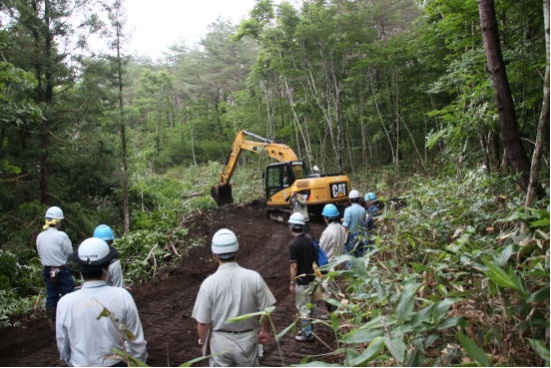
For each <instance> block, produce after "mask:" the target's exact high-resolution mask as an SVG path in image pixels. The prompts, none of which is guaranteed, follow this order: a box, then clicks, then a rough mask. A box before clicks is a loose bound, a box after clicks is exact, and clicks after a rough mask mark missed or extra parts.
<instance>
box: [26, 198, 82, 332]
mask: <svg viewBox="0 0 551 368" xmlns="http://www.w3.org/2000/svg"><path fill="white" fill-rule="evenodd" d="M44 218H45V224H44V226H43V229H44V231H42V232H41V233H40V234H38V236H37V237H36V249H37V251H38V256H39V257H40V263H42V267H43V271H42V273H43V278H44V283H45V285H46V315H47V317H48V319H49V320H50V321H52V323H53V321H54V320H55V315H56V307H57V303H58V301H59V298H61V297H62V296H63V295H65V294H67V293H70V292H72V291H74V290H75V279H74V278H73V275H72V274H71V271H70V270H69V269H68V268H67V266H66V263H67V257H68V256H69V255H70V254H71V253H73V244H72V243H71V239H69V236H68V235H67V234H66V233H65V232H64V231H61V223H62V222H63V219H64V216H63V211H62V210H61V208H59V207H57V206H52V207H50V208H48V210H47V211H46V214H45V215H44Z"/></svg>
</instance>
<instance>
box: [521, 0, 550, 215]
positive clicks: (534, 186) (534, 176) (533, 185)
mask: <svg viewBox="0 0 551 368" xmlns="http://www.w3.org/2000/svg"><path fill="white" fill-rule="evenodd" d="M543 17H544V19H545V49H546V51H547V52H546V65H545V82H544V84H543V103H542V106H541V112H540V117H539V121H538V132H537V136H536V145H535V147H534V153H533V154H532V167H531V168H530V184H529V185H528V191H527V192H526V200H525V202H524V205H525V206H526V207H530V206H531V205H532V202H533V200H534V196H535V195H536V193H538V196H541V195H545V193H544V192H543V188H541V187H539V186H538V172H539V170H540V162H541V156H542V153H543V149H544V144H543V142H544V137H549V0H543Z"/></svg>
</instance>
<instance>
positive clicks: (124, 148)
mask: <svg viewBox="0 0 551 368" xmlns="http://www.w3.org/2000/svg"><path fill="white" fill-rule="evenodd" d="M112 11H113V13H114V14H112V24H113V26H114V27H115V48H116V52H117V84H118V100H119V135H120V139H121V160H122V189H123V191H122V210H123V217H124V234H125V235H127V234H128V233H129V232H130V199H129V198H130V194H129V189H128V177H129V174H128V139H127V136H126V124H125V119H124V99H123V75H122V74H123V65H122V55H121V48H122V37H123V35H122V26H123V24H122V21H121V18H122V15H121V12H122V11H123V10H122V3H121V2H120V1H115V2H114V4H113V8H112Z"/></svg>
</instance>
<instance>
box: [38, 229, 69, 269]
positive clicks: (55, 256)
mask: <svg viewBox="0 0 551 368" xmlns="http://www.w3.org/2000/svg"><path fill="white" fill-rule="evenodd" d="M36 249H37V250H38V256H39V257H40V263H42V266H63V265H64V264H65V263H67V257H68V256H69V254H71V253H73V244H72V243H71V240H70V239H69V236H67V234H66V233H65V232H63V231H60V230H58V229H57V228H55V227H53V226H52V227H49V228H48V229H46V230H44V231H42V232H41V233H40V234H38V236H37V237H36Z"/></svg>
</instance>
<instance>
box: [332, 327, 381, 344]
mask: <svg viewBox="0 0 551 368" xmlns="http://www.w3.org/2000/svg"><path fill="white" fill-rule="evenodd" d="M381 336H383V330H382V329H371V328H359V329H357V330H353V331H351V332H349V333H348V334H346V335H345V336H343V338H342V339H341V341H342V342H344V343H347V344H362V343H365V342H368V341H372V340H374V339H376V338H378V337H381Z"/></svg>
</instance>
